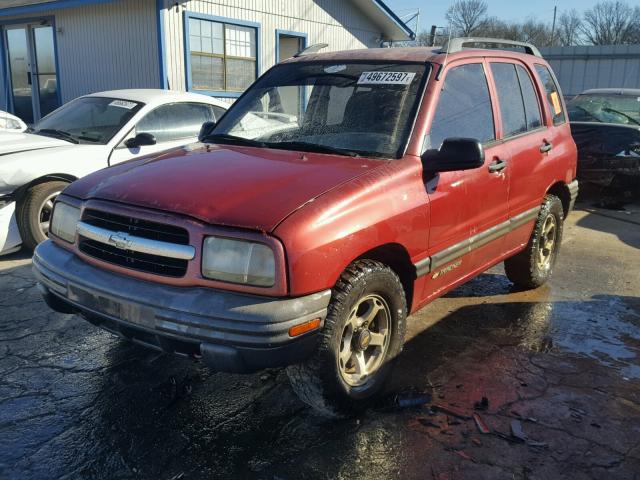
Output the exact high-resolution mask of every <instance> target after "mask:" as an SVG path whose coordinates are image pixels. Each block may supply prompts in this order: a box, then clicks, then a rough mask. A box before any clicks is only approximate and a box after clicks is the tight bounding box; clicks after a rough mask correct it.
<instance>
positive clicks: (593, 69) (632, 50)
mask: <svg viewBox="0 0 640 480" xmlns="http://www.w3.org/2000/svg"><path fill="white" fill-rule="evenodd" d="M540 51H541V53H542V56H543V57H544V58H546V59H547V61H549V63H550V64H551V67H552V68H553V70H554V72H555V74H556V76H557V77H558V81H559V82H560V86H561V88H562V92H563V94H564V95H565V96H567V97H570V96H574V95H577V94H579V93H580V92H583V91H584V90H587V89H589V88H622V87H626V88H640V45H608V46H577V47H549V48H541V49H540Z"/></svg>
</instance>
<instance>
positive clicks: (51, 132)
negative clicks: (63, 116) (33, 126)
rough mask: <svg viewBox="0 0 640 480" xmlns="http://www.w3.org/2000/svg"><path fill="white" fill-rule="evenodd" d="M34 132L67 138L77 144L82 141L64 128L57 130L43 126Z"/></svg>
mask: <svg viewBox="0 0 640 480" xmlns="http://www.w3.org/2000/svg"><path fill="white" fill-rule="evenodd" d="M33 133H39V134H40V135H45V136H49V137H55V138H60V139H62V140H66V141H67V142H71V143H76V144H77V143H80V142H79V141H78V140H76V139H75V138H74V137H73V135H71V134H70V133H69V132H65V131H64V130H56V129H55V128H41V129H40V130H34V132H33Z"/></svg>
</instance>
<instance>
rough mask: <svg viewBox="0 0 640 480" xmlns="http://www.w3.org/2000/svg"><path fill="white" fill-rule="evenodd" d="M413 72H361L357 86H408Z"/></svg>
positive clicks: (413, 74)
mask: <svg viewBox="0 0 640 480" xmlns="http://www.w3.org/2000/svg"><path fill="white" fill-rule="evenodd" d="M415 76H416V74H415V72H362V74H361V75H360V78H359V79H358V85H409V84H410V83H411V82H412V81H413V79H414V78H415Z"/></svg>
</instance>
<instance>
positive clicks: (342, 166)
mask: <svg viewBox="0 0 640 480" xmlns="http://www.w3.org/2000/svg"><path fill="white" fill-rule="evenodd" d="M385 163H386V162H385V161H380V160H367V159H363V158H353V157H345V156H339V155H325V154H316V153H308V152H292V151H286V150H274V149H261V148H252V147H236V146H222V145H221V146H215V145H214V146H209V145H208V146H204V145H202V144H194V145H192V146H187V147H182V148H179V149H174V150H171V151H168V152H165V153H163V154H161V155H159V156H155V157H151V158H146V159H139V160H134V161H131V162H126V163H124V164H121V165H117V166H115V167H111V168H107V169H104V170H101V171H99V172H96V173H94V174H92V175H89V176H88V177H85V178H83V179H81V180H79V181H77V182H74V183H73V184H72V185H71V186H70V187H68V188H67V189H66V190H65V194H68V195H72V196H75V197H78V198H81V199H90V198H91V199H100V200H108V201H116V202H122V203H126V204H129V205H135V206H140V207H146V208H153V209H157V210H162V211H166V212H174V213H180V214H183V215H187V216H190V217H193V218H196V219H199V220H201V221H203V222H206V223H209V224H215V225H226V226H233V227H241V228H251V229H256V230H263V231H271V230H273V229H274V228H275V227H276V226H277V225H278V223H280V222H281V221H282V220H283V219H284V218H286V217H287V216H288V215H289V214H290V213H292V212H293V211H294V210H296V209H298V208H299V207H300V206H302V205H304V204H305V203H307V202H309V201H311V200H313V199H314V198H316V197H317V196H319V195H321V194H322V193H324V192H326V191H327V190H330V189H331V188H334V187H336V186H338V185H340V184H342V183H344V182H346V181H348V180H351V179H353V178H355V177H357V176H359V175H361V174H363V173H365V172H367V171H370V170H372V169H374V168H378V167H380V166H381V165H384V164H385Z"/></svg>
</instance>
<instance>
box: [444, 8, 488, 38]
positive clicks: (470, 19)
mask: <svg viewBox="0 0 640 480" xmlns="http://www.w3.org/2000/svg"><path fill="white" fill-rule="evenodd" d="M486 15H487V4H486V2H484V0H457V1H456V2H455V3H454V4H453V5H451V6H450V7H449V9H448V10H447V14H446V18H447V21H448V22H449V24H450V25H451V27H452V28H453V30H454V31H455V32H457V33H460V34H461V35H462V36H465V37H468V36H471V35H474V34H475V33H476V30H478V28H479V27H480V26H482V24H483V22H484V21H485V19H486Z"/></svg>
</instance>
